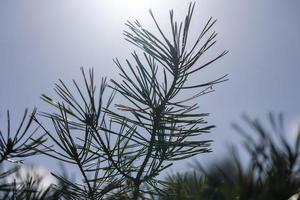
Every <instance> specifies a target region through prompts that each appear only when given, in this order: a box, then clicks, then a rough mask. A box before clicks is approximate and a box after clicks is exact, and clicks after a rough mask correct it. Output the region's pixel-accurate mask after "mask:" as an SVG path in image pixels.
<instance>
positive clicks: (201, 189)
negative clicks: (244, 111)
mask: <svg viewBox="0 0 300 200" xmlns="http://www.w3.org/2000/svg"><path fill="white" fill-rule="evenodd" d="M244 120H245V121H246V122H247V124H248V125H249V127H250V130H252V131H254V132H249V131H248V129H247V131H245V129H243V128H241V127H240V126H238V125H236V124H235V125H234V128H235V129H236V130H237V131H238V133H240V134H241V135H242V136H243V137H244V139H245V141H244V148H245V150H247V153H248V154H249V156H250V158H251V161H250V162H249V164H248V165H247V166H246V167H245V166H243V161H242V160H240V159H239V157H238V154H237V152H236V151H235V149H231V153H232V154H231V155H232V157H229V159H226V160H224V161H223V162H220V163H218V164H216V165H214V166H212V167H208V170H206V169H205V168H203V167H202V166H201V165H200V164H199V163H198V164H197V165H196V166H197V167H196V172H195V173H187V174H178V175H176V176H171V177H169V182H170V185H169V187H167V188H166V190H167V193H168V194H173V195H169V196H163V197H161V199H228V200H229V199H258V200H259V199H261V200H263V199H274V200H275V199H278V200H284V199H288V198H289V197H291V196H292V195H293V194H296V193H297V192H298V191H299V188H300V178H299V172H300V171H299V170H300V168H299V166H300V159H299V143H300V134H299V133H298V136H297V138H296V139H295V141H294V143H293V144H291V143H289V142H288V141H287V139H286V137H285V134H284V126H283V125H284V123H283V117H282V115H279V116H275V115H273V114H270V115H269V121H270V125H271V127H272V131H271V132H269V131H267V129H266V128H264V127H263V125H262V124H261V122H260V121H258V120H257V119H253V120H252V119H250V118H248V117H246V116H245V117H244Z"/></svg>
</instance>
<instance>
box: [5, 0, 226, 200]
mask: <svg viewBox="0 0 300 200" xmlns="http://www.w3.org/2000/svg"><path fill="white" fill-rule="evenodd" d="M194 6H195V4H190V6H189V8H188V12H187V15H186V17H185V19H184V20H183V21H182V22H177V21H176V20H175V19H174V13H173V11H170V23H171V30H170V33H171V36H170V37H169V36H167V35H166V34H165V31H163V30H162V28H161V27H160V26H159V24H158V22H157V20H156V19H155V17H154V15H153V13H152V11H150V15H151V17H152V19H153V22H154V24H155V26H156V29H157V31H158V34H157V35H156V34H154V33H152V32H150V31H149V30H147V29H146V28H144V27H143V26H142V25H141V24H140V23H139V22H138V21H135V22H134V23H132V22H127V24H126V25H127V28H128V31H125V32H124V35H125V39H126V40H127V41H129V42H130V43H132V44H133V45H135V46H136V47H138V48H139V49H140V50H141V53H137V52H133V53H132V59H133V61H129V60H126V65H123V64H121V62H120V61H119V60H118V59H115V60H114V62H115V64H116V65H117V67H118V69H119V71H120V77H121V78H120V79H118V80H111V82H110V83H107V81H106V79H102V81H101V83H100V84H97V83H96V82H95V80H94V77H95V75H94V71H93V70H92V69H90V70H89V71H88V74H87V75H86V72H85V71H84V69H83V68H82V69H81V72H82V76H83V86H82V85H81V84H79V82H78V81H75V80H73V86H74V87H73V88H72V87H70V86H68V85H67V84H66V83H65V82H63V81H62V80H59V83H58V84H56V85H55V92H56V93H57V95H58V98H53V97H49V96H48V95H42V99H43V100H44V101H45V102H47V103H48V104H49V105H50V106H52V108H53V111H50V112H43V113H41V114H40V117H35V116H34V115H32V116H31V118H30V123H31V122H32V121H33V120H34V121H35V122H36V123H37V124H38V126H39V127H40V128H41V130H42V131H43V133H44V135H43V136H42V137H40V138H38V139H33V138H32V137H31V136H29V137H28V138H30V139H28V140H26V141H25V142H24V143H23V145H22V146H18V147H16V148H11V146H12V144H13V145H17V143H18V142H19V141H20V139H21V138H22V137H23V136H24V135H22V137H21V138H18V137H19V136H18V132H19V131H18V132H17V134H16V139H10V136H9V133H8V138H7V140H5V139H4V138H3V136H2V133H1V137H2V140H1V146H2V147H3V151H1V152H3V153H2V154H1V156H2V157H1V158H2V161H4V160H8V159H9V158H10V157H8V156H11V157H13V156H14V157H27V156H30V155H33V154H36V153H41V154H44V155H46V156H49V157H51V158H53V159H55V160H58V161H61V162H63V163H66V164H69V165H73V166H75V167H77V169H78V171H79V172H80V175H81V177H80V180H79V181H78V182H75V181H73V180H70V179H69V178H68V177H67V176H65V175H64V174H63V175H58V174H53V176H54V177H56V178H57V180H58V184H56V185H53V186H51V188H49V189H48V190H47V191H50V190H51V192H52V191H55V192H56V194H57V196H55V198H57V199H58V198H60V199H76V200H79V199H83V200H87V199H93V200H94V199H118V198H119V199H142V198H148V197H153V195H157V194H159V193H162V192H164V191H162V190H161V188H162V185H163V184H165V182H164V181H162V180H159V179H158V178H157V177H158V175H159V174H160V173H161V172H162V171H164V170H166V169H167V168H168V167H170V166H171V165H172V164H173V163H174V162H175V161H178V160H183V159H186V158H190V157H193V156H195V155H198V154H200V153H206V152H210V151H211V149H210V144H211V142H212V141H211V140H201V139H200V138H199V136H200V135H201V134H203V133H209V132H210V130H211V129H212V128H213V127H214V125H209V124H207V122H206V121H205V117H206V116H208V113H199V111H198V104H197V103H195V101H196V99H197V98H198V97H200V96H202V95H204V94H207V93H209V92H212V91H213V88H212V86H213V85H215V84H217V83H220V82H223V81H225V80H226V79H225V78H226V76H223V77H220V78H218V79H216V80H213V81H209V82H205V83H190V80H191V79H192V77H194V76H195V75H197V74H199V72H200V71H201V70H202V69H204V68H205V67H207V66H209V65H210V64H212V63H213V62H215V61H217V60H218V59H219V58H221V57H223V56H224V55H225V54H226V53H227V51H224V52H222V53H221V54H219V55H217V56H216V57H215V58H213V59H212V60H209V61H207V62H205V63H202V64H200V65H198V66H196V65H195V64H196V63H197V62H198V60H199V59H200V58H201V56H202V55H203V54H204V53H205V52H206V51H207V50H208V49H210V48H211V47H213V46H214V45H215V43H216V41H215V39H216V36H217V34H216V33H215V32H212V31H211V29H212V27H213V25H214V24H215V22H216V21H215V20H212V19H211V18H210V19H209V20H208V21H207V23H206V24H205V26H204V27H203V29H202V31H201V32H200V33H199V36H198V37H197V39H196V41H195V42H194V43H192V42H189V40H188V35H189V34H188V33H189V30H190V24H191V19H192V15H193V12H194ZM190 43H191V45H188V44H190ZM107 90H108V91H107ZM189 90H192V91H196V92H195V93H194V94H192V95H191V96H186V95H185V94H187V93H186V91H189ZM107 94H108V95H107ZM115 95H118V97H120V99H122V101H121V100H120V102H122V103H120V102H116V103H115V106H112V103H113V100H114V96H115ZM124 102H125V103H124ZM8 122H9V119H8ZM30 123H28V126H27V127H26V130H25V132H26V131H27V128H28V127H29V125H30ZM22 124H23V121H22V123H21V126H22ZM9 126H10V124H9V123H8V127H9ZM45 138H47V141H46V140H45ZM29 141H30V143H29V144H27V142H29ZM2 144H3V145H2ZM38 180H39V179H38V177H36V179H31V178H28V179H26V180H24V181H21V183H20V187H21V188H19V187H15V190H17V191H23V189H22V188H23V187H25V188H27V186H28V187H29V188H30V189H33V190H36V184H37V183H38V182H39V181H38ZM26 190H27V189H26ZM32 194H33V195H36V194H37V195H38V196H30V197H28V198H32V199H34V198H41V199H43V198H46V195H47V194H48V193H46V194H44V193H32ZM26 195H27V193H26ZM28 195H31V193H28ZM20 198H27V197H25V196H24V197H23V196H22V195H21V196H20Z"/></svg>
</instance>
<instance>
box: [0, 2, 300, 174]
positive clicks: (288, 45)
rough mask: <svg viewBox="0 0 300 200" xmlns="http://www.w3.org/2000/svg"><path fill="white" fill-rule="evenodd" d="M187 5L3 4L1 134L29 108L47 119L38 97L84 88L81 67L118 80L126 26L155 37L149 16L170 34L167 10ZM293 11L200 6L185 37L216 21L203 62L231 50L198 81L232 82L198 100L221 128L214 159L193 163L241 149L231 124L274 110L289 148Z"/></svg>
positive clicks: (296, 59) (295, 67) (274, 6)
mask: <svg viewBox="0 0 300 200" xmlns="http://www.w3.org/2000/svg"><path fill="white" fill-rule="evenodd" d="M188 4H189V1H186V0H164V1H159V0H152V1H149V0H140V1H138V0H110V1H104V0H98V1H96V0H88V1H79V0H74V1H67V0H65V1H62V0H51V1H50V0H42V1H41V0H27V1H22V0H12V1H8V0H0V121H1V122H2V124H1V126H0V127H1V128H3V126H4V124H3V122H5V120H4V119H5V113H6V110H7V109H9V110H10V111H11V115H12V116H14V117H13V118H14V120H16V122H17V120H20V118H21V114H22V113H23V111H24V109H25V108H29V109H33V107H38V109H39V110H41V111H47V110H49V107H48V106H47V105H46V104H45V103H44V102H42V101H41V100H40V96H41V94H43V93H45V94H48V95H50V96H53V95H54V92H53V87H54V83H55V82H57V80H58V79H59V78H60V79H62V80H65V81H66V82H68V81H69V82H71V79H80V70H79V69H80V67H81V66H83V67H85V68H86V69H87V68H89V67H94V69H95V72H96V78H99V80H100V79H101V77H104V76H107V77H109V78H114V79H117V78H118V71H117V67H116V66H115V65H114V64H113V61H112V59H113V58H115V57H118V58H120V60H122V59H123V61H124V59H125V58H130V53H131V52H132V51H133V50H134V49H135V47H133V46H132V45H130V44H128V43H127V42H126V41H125V40H124V39H123V35H122V32H123V30H126V26H125V25H124V23H125V22H126V20H131V21H133V20H135V19H138V20H139V21H140V22H141V23H142V24H143V25H144V26H145V27H149V29H150V30H152V29H153V28H154V24H153V22H152V21H151V18H150V15H149V13H148V9H149V8H151V9H152V10H153V12H154V14H155V16H156V18H157V19H158V21H159V22H160V24H161V25H162V27H163V28H164V29H166V30H168V28H169V24H168V22H169V21H168V11H169V10H170V9H174V11H175V15H176V16H177V18H178V19H181V18H182V17H183V16H184V14H185V12H186V11H187V7H188ZM299 9H300V2H299V1H298V0H286V1H283V0H264V1H261V0H251V1H250V0H249V1H240V0H228V1H224V0H198V1H196V8H195V14H194V17H193V22H192V26H191V37H193V36H195V35H196V34H197V33H199V32H200V31H201V27H203V24H204V23H205V22H206V21H207V20H208V19H209V17H210V16H212V17H213V18H214V19H217V20H218V22H217V24H216V25H215V27H214V29H215V30H216V31H217V32H218V33H219V35H218V39H217V45H216V46H215V47H214V48H213V49H211V50H210V51H208V52H207V54H208V56H211V57H213V56H214V55H217V54H218V53H220V52H222V51H223V50H228V51H229V54H227V55H226V56H225V57H223V58H222V59H221V60H219V61H218V62H216V63H214V64H213V65H212V66H210V67H209V68H207V70H205V71H203V74H202V73H201V74H199V77H197V78H196V79H195V81H199V80H200V81H201V80H203V81H205V80H209V79H213V78H218V77H220V76H222V75H224V74H228V75H229V81H227V82H225V83H222V84H219V85H217V86H216V87H215V90H216V91H215V92H214V93H211V94H208V95H206V96H202V97H201V98H200V99H199V101H198V103H199V105H200V110H199V111H201V112H209V113H211V115H210V117H209V118H208V119H207V120H208V121H209V122H210V123H211V124H215V125H217V128H216V129H214V130H213V131H212V133H211V135H209V136H208V137H209V138H211V139H214V144H213V153H210V154H206V155H200V156H198V157H197V158H196V159H199V160H200V161H201V162H203V163H207V162H213V161H214V160H215V159H216V158H219V157H223V156H226V154H228V153H227V152H226V150H225V149H226V144H228V143H231V144H233V145H238V144H239V139H238V138H239V137H238V136H237V134H236V133H235V132H234V130H232V128H231V125H230V124H231V123H232V122H238V123H240V122H241V115H242V114H244V113H246V114H248V115H250V116H252V117H258V118H261V119H265V118H266V114H267V113H268V112H270V111H271V112H274V113H279V112H282V113H284V115H285V117H286V124H287V130H288V133H289V134H290V135H289V137H290V139H291V140H292V139H293V136H292V133H291V132H292V131H291V130H293V129H294V127H295V126H296V125H297V123H298V122H300V107H299V102H300V93H299V92H298V89H299V86H300V79H299V74H300V38H299V35H300V23H299V19H300V12H299ZM49 163H51V161H49V160H46V161H44V163H41V165H42V166H46V165H48V164H49ZM186 163H187V162H183V163H179V164H178V165H177V166H179V168H180V167H181V166H183V165H185V164H186ZM39 164H40V163H39ZM175 169H177V168H175Z"/></svg>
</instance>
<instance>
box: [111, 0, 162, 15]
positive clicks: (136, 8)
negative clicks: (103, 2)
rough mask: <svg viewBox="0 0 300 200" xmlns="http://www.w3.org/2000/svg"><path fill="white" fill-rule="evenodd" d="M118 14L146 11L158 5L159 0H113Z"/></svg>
mask: <svg viewBox="0 0 300 200" xmlns="http://www.w3.org/2000/svg"><path fill="white" fill-rule="evenodd" d="M111 2H112V3H113V7H114V9H115V11H116V12H118V14H126V13H128V14H130V13H131V14H133V13H137V12H145V11H147V10H148V9H150V8H153V7H155V6H157V5H158V2H159V1H158V0H112V1H111Z"/></svg>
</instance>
